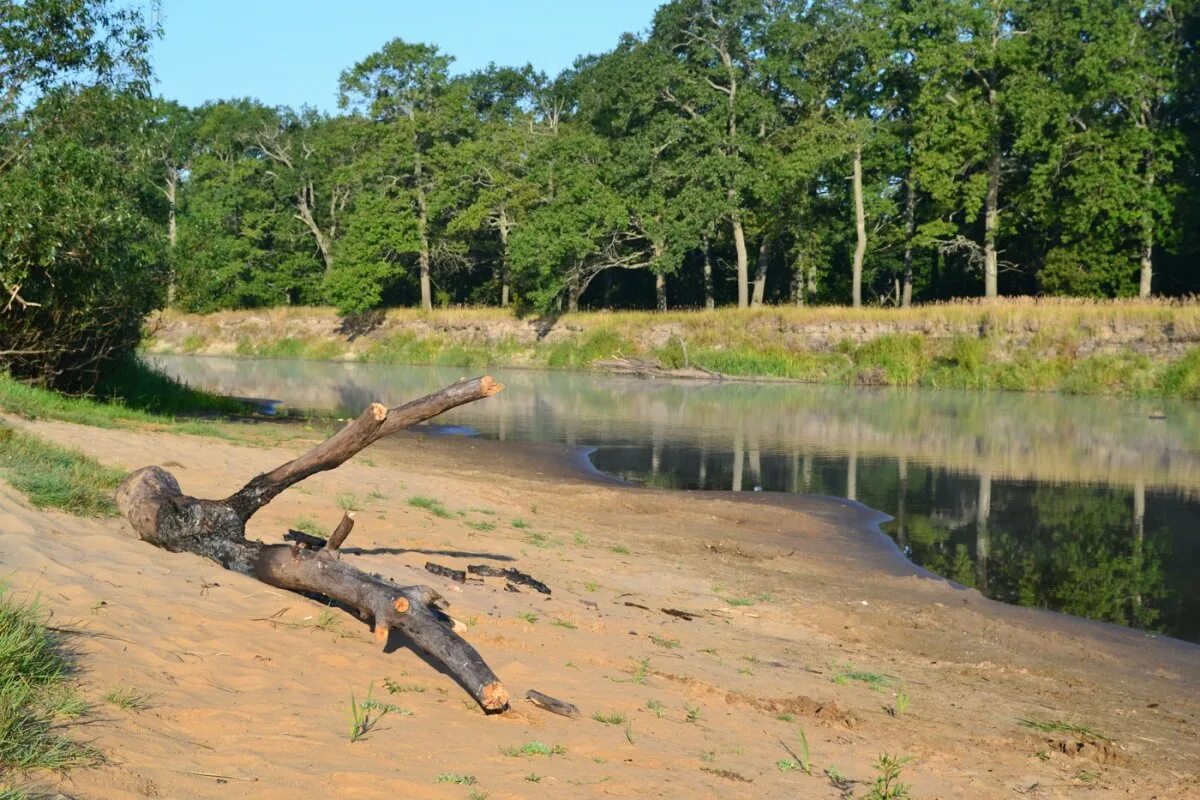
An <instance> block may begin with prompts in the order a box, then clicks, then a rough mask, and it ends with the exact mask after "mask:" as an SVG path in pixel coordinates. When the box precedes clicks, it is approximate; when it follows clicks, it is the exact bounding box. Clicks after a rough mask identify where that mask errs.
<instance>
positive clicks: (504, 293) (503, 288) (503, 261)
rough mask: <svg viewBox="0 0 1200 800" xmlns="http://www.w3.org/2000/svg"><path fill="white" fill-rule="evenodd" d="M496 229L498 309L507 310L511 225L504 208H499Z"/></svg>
mask: <svg viewBox="0 0 1200 800" xmlns="http://www.w3.org/2000/svg"><path fill="white" fill-rule="evenodd" d="M497 227H498V228H499V230H500V307H501V308H508V295H509V284H508V280H509V278H508V276H509V269H508V232H509V229H510V228H511V227H512V225H511V223H510V222H509V219H508V212H507V210H506V209H505V208H504V207H501V208H500V219H499V222H498V225H497Z"/></svg>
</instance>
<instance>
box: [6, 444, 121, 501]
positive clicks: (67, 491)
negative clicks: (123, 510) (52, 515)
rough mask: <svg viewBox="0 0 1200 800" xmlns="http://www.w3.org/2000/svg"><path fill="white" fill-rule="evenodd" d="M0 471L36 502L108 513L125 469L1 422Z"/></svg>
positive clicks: (15, 487)
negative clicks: (113, 466) (112, 467)
mask: <svg viewBox="0 0 1200 800" xmlns="http://www.w3.org/2000/svg"><path fill="white" fill-rule="evenodd" d="M0 476H2V477H3V478H4V479H5V480H6V481H7V482H8V483H9V484H11V485H12V487H13V488H14V489H17V490H18V491H20V492H22V493H24V494H25V496H26V497H28V498H29V502H30V504H31V505H33V506H34V507H35V508H53V509H57V510H59V511H66V512H68V513H70V514H75V515H77V516H86V517H111V516H116V514H117V506H116V503H114V502H113V499H112V496H113V492H114V491H115V490H116V488H117V484H119V483H120V482H121V480H122V479H123V478H124V477H125V473H124V472H121V471H119V470H114V469H110V468H108V467H106V466H104V465H102V464H100V463H99V462H98V461H95V460H94V459H92V458H89V457H88V456H85V455H83V454H82V453H79V452H77V451H75V450H69V449H67V448H65V447H59V446H58V445H56V444H51V443H50V442H45V441H42V440H41V439H38V438H35V437H33V436H30V435H28V434H25V433H21V432H19V431H15V430H13V429H12V428H9V427H7V426H5V425H3V424H2V423H0Z"/></svg>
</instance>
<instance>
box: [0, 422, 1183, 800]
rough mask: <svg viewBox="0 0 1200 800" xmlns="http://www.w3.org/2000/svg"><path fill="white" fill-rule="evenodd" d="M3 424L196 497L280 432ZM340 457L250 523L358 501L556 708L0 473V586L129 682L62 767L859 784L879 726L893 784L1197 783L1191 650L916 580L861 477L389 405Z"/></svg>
mask: <svg viewBox="0 0 1200 800" xmlns="http://www.w3.org/2000/svg"><path fill="white" fill-rule="evenodd" d="M8 422H9V423H10V424H12V425H13V426H14V427H16V428H18V429H19V430H20V431H21V433H22V434H24V435H29V436H36V437H39V438H41V439H43V440H46V441H50V442H54V443H56V444H59V445H63V446H66V447H76V448H81V449H82V450H83V451H85V453H86V454H87V455H90V456H92V457H94V458H96V459H98V460H99V461H101V462H102V463H104V464H105V465H107V466H109V467H113V468H119V469H121V470H127V469H131V468H135V467H138V466H141V465H143V464H145V463H149V462H157V463H162V464H167V465H169V466H170V467H171V469H172V471H174V472H175V473H176V474H177V475H178V476H179V477H180V479H181V481H182V482H183V488H184V491H186V492H188V493H191V494H195V495H198V496H211V497H221V496H225V495H227V494H228V493H229V492H230V491H231V490H232V489H234V488H236V486H238V485H240V484H241V483H242V482H244V480H245V479H246V478H247V477H249V476H252V475H254V474H257V473H259V472H262V471H265V470H267V469H269V468H271V467H273V466H275V465H277V464H279V463H281V462H282V461H284V460H286V459H288V458H291V457H292V456H293V455H295V454H296V453H297V452H298V451H300V450H301V449H303V448H304V447H305V446H306V441H289V442H286V443H284V444H281V445H276V446H270V447H247V446H245V445H243V444H237V443H233V442H229V441H223V440H220V439H216V438H212V437H199V436H193V435H185V434H180V433H177V432H174V431H172V430H170V429H161V428H159V429H151V428H137V427H124V428H121V429H101V428H93V427H88V426H82V425H78V424H73V423H69V422H63V421H49V420H44V421H28V420H22V419H18V418H9V419H8ZM246 427H255V426H246ZM266 427H272V426H270V425H267V426H266ZM267 438H270V437H267ZM307 438H309V439H313V438H314V436H313V435H312V434H309V435H308V437H307ZM364 455H365V456H366V457H363V458H359V459H356V460H354V461H352V462H350V463H348V464H346V465H345V466H343V467H342V468H341V469H339V470H337V471H336V472H332V473H326V474H322V475H319V476H316V477H314V478H313V479H311V480H310V481H307V482H305V484H304V485H303V486H302V487H298V488H297V490H295V491H292V492H288V493H286V494H285V495H283V496H281V497H280V498H278V499H277V500H276V501H275V502H273V503H272V504H271V505H269V506H267V507H266V508H265V509H264V510H263V511H262V512H261V513H260V514H258V515H256V516H255V517H254V519H253V520H252V522H251V531H250V533H251V535H252V536H258V537H262V538H263V539H264V540H266V541H278V540H279V535H280V534H281V533H282V532H283V531H284V530H285V529H286V528H288V527H294V528H308V529H312V530H316V531H324V530H328V529H330V528H332V526H333V524H334V523H335V522H336V520H337V518H338V517H339V516H340V515H341V513H342V511H341V508H344V507H350V506H357V507H359V508H360V510H359V512H358V525H357V526H356V528H355V531H354V534H353V536H352V538H351V541H350V542H349V543H348V545H347V547H346V548H345V549H344V552H345V553H346V558H349V559H353V560H354V562H355V563H356V565H358V566H360V567H362V568H364V569H367V570H370V571H378V572H381V573H383V574H386V575H390V576H395V577H396V578H397V579H399V580H401V581H402V582H422V583H427V584H429V585H431V586H433V587H434V588H435V589H437V590H438V591H439V592H440V593H442V594H443V595H444V596H445V597H446V598H447V599H448V600H449V601H450V612H451V613H452V614H453V615H454V616H455V617H456V618H457V619H459V620H462V621H464V622H465V624H466V625H467V630H466V633H465V635H466V636H467V638H468V639H470V640H471V641H472V643H473V644H474V645H475V646H476V647H477V648H479V650H480V651H481V653H482V654H483V655H484V657H485V658H487V659H488V661H489V662H490V663H491V664H492V665H493V666H494V667H495V668H496V670H497V672H498V673H499V674H500V675H501V676H502V677H503V678H504V680H505V681H506V682H507V683H508V684H509V686H510V688H511V689H512V690H513V693H514V694H515V695H516V696H518V697H520V696H523V695H524V692H525V690H527V689H531V688H532V689H538V690H540V691H543V692H546V693H548V694H551V695H554V696H557V697H562V698H564V699H568V700H570V701H572V702H574V703H576V704H577V705H578V706H579V707H580V708H581V709H582V711H583V719H580V720H569V719H564V718H561V717H555V716H551V715H548V714H546V713H544V712H542V711H539V710H537V709H535V708H533V707H532V706H530V705H528V704H518V705H517V706H516V707H515V708H514V709H513V710H512V711H510V712H509V713H507V714H504V715H501V716H499V717H484V716H482V715H481V714H480V713H479V711H478V709H477V708H476V707H474V705H473V704H471V703H469V702H467V703H464V702H462V700H463V699H464V697H465V696H464V695H463V694H462V692H461V690H460V689H459V688H458V687H457V686H455V685H454V684H453V682H452V681H451V680H449V679H448V678H446V677H445V676H443V675H442V674H440V673H438V672H437V671H436V670H434V669H433V668H431V667H430V666H429V665H428V664H427V663H425V662H424V661H422V660H421V659H419V658H417V657H415V656H413V655H412V654H411V653H410V652H409V651H408V650H406V649H404V648H403V647H402V648H400V649H398V650H397V651H396V652H393V653H390V654H384V653H381V652H380V651H379V650H378V649H377V648H376V646H375V645H374V643H373V642H372V641H371V637H370V634H369V632H368V629H367V627H366V625H365V624H364V623H360V622H359V621H357V620H356V619H355V618H353V617H352V616H348V615H345V614H342V613H341V612H333V613H329V612H328V611H327V610H326V609H324V608H323V607H322V606H321V605H319V604H317V603H314V602H312V601H309V600H306V599H304V598H301V597H298V596H295V595H290V594H288V593H283V592H278V591H276V590H271V589H268V588H267V587H264V586H263V585H261V584H258V583H256V582H254V581H252V580H249V579H247V578H244V577H242V576H239V575H235V574H233V573H230V572H227V571H223V570H221V569H220V568H219V567H217V566H216V565H215V564H212V563H211V562H208V561H205V560H203V559H200V558H197V557H194V556H191V555H186V554H184V555H179V554H170V553H166V552H163V551H160V550H156V549H154V548H152V547H150V546H148V545H145V544H143V543H141V542H138V541H136V540H135V539H133V538H132V537H131V536H130V534H129V532H128V526H127V525H126V524H125V523H123V522H121V521H119V520H116V519H91V518H80V517H73V516H68V515H64V514H60V513H55V512H43V511H36V510H34V509H32V508H31V507H30V506H29V505H28V504H27V502H26V501H25V500H24V499H23V498H22V497H21V496H20V495H19V494H17V493H16V492H15V491H14V490H12V489H11V488H9V487H8V486H6V485H3V484H0V552H2V553H4V563H5V565H6V567H7V568H8V569H9V570H11V571H13V572H12V578H11V583H12V590H13V592H15V593H18V594H19V595H22V596H28V595H32V594H34V593H37V594H41V595H44V596H45V597H46V598H47V600H51V601H52V602H53V607H54V612H55V620H56V624H57V625H61V626H63V627H67V628H78V629H82V630H84V631H86V635H83V636H78V637H75V639H74V644H75V645H76V646H77V650H78V663H79V668H80V679H81V684H82V685H81V687H80V691H81V693H82V694H83V696H85V697H87V698H92V699H95V700H96V701H97V702H99V700H98V698H100V697H102V696H103V695H104V694H105V693H108V692H114V691H116V690H118V689H123V690H127V691H128V692H131V693H134V694H135V695H136V696H137V697H139V698H142V699H143V700H144V703H142V704H140V705H141V706H142V707H141V708H140V709H135V708H119V707H112V708H110V709H109V710H108V711H107V712H105V713H104V714H100V715H97V718H96V719H94V720H92V721H90V723H89V724H88V726H87V728H86V736H87V738H88V739H89V740H90V741H91V743H92V744H93V745H94V746H95V747H97V748H98V749H99V750H100V751H101V752H103V753H105V754H106V755H107V756H108V761H107V763H106V764H105V765H103V766H100V767H96V768H87V769H78V770H75V771H74V772H72V773H71V775H70V787H69V788H70V793H71V794H72V795H73V796H79V797H104V798H113V800H125V798H135V797H144V796H148V795H157V796H170V797H217V796H219V797H223V798H265V799H266V800H270V798H305V797H328V796H335V795H336V796H342V795H353V796H355V797H362V798H374V797H379V798H384V797H394V796H396V795H403V796H409V797H417V798H464V797H469V796H472V795H471V794H470V793H471V792H475V793H476V794H475V795H474V796H475V797H482V796H486V795H487V794H488V793H491V797H493V798H495V800H506V799H508V798H519V797H528V796H534V795H536V796H540V797H593V796H596V797H599V796H602V795H613V794H616V795H624V796H637V797H642V796H654V795H661V796H672V797H717V796H720V797H726V798H730V797H747V798H750V797H754V798H759V797H784V796H789V797H791V796H804V797H827V798H836V797H844V796H851V797H856V798H861V797H866V796H868V793H869V792H870V791H871V788H872V783H873V781H874V779H875V776H876V775H877V774H878V773H877V771H876V770H875V766H876V765H877V764H878V762H879V759H880V757H881V756H882V755H884V754H888V755H890V756H896V757H910V758H912V760H911V761H909V762H907V763H906V764H905V765H904V766H903V768H902V777H901V779H902V781H903V782H904V783H907V784H911V785H912V787H913V788H912V796H913V797H920V798H922V799H923V800H932V799H933V798H953V797H972V798H993V797H994V798H1001V797H1011V796H1013V793H1014V792H1017V793H1022V794H1029V795H1036V796H1040V797H1074V796H1077V795H1082V794H1085V793H1086V795H1087V796H1088V797H1095V798H1106V797H1114V798H1115V797H1128V796H1136V797H1143V796H1144V797H1150V796H1159V797H1184V796H1189V795H1190V794H1193V793H1196V792H1198V791H1200V774H1198V773H1197V771H1196V766H1195V765H1196V764H1197V763H1200V700H1197V698H1198V697H1200V649H1198V648H1196V647H1194V646H1191V645H1185V644H1183V643H1179V642H1176V641H1173V640H1169V639H1162V638H1156V637H1152V636H1146V635H1143V634H1138V633H1136V632H1133V631H1128V630H1122V629H1117V628H1113V627H1111V626H1107V625H1103V624H1099V623H1091V622H1086V621H1083V620H1076V619H1071V618H1067V617H1062V616H1059V615H1054V614H1049V613H1046V612H1039V611H1034V610H1029V609H1020V608H1013V607H1008V606H1003V605H1000V604H997V603H993V602H991V601H988V600H986V599H985V598H983V597H981V596H980V595H979V594H978V593H976V592H974V591H964V590H959V589H955V588H953V587H952V586H951V585H950V584H948V583H946V582H944V581H941V580H936V579H931V578H926V577H920V576H919V575H917V574H916V573H915V572H914V570H913V569H912V568H911V567H910V566H909V565H907V563H906V562H905V561H904V560H903V559H902V558H900V557H899V555H898V554H897V553H895V551H894V550H889V549H887V547H885V546H884V545H883V544H881V537H880V536H879V534H877V532H875V531H874V528H873V526H874V524H875V522H876V521H877V515H875V514H873V513H870V512H867V511H865V510H864V509H862V508H861V507H859V506H855V505H853V504H847V503H845V501H838V500H833V499H826V498H797V499H794V500H791V501H790V502H789V501H785V500H784V499H783V498H781V497H779V496H771V495H769V494H767V493H758V494H755V495H751V496H748V497H747V496H741V497H737V496H734V495H733V494H729V493H706V494H704V495H703V496H697V494H695V493H684V492H668V491H657V490H651V489H634V488H630V487H623V486H614V485H598V484H595V483H592V482H589V481H587V480H585V478H584V477H583V476H582V475H581V474H580V473H578V472H576V471H574V469H573V468H572V467H571V466H570V463H569V459H567V458H566V454H565V453H564V451H563V450H562V449H560V448H537V447H516V446H513V445H511V444H502V443H495V442H487V441H480V440H474V439H459V438H443V437H429V436H425V435H420V434H416V433H412V434H403V435H401V436H399V437H397V438H396V439H395V440H394V441H388V442H383V443H380V444H379V445H376V446H374V447H373V448H372V449H371V452H370V453H367V454H364ZM498 465H503V466H502V467H499V466H498ZM427 561H435V562H437V563H440V564H444V565H446V566H451V567H454V568H459V569H461V568H463V567H464V566H465V565H467V564H472V563H496V564H500V565H502V566H503V565H511V566H516V567H517V568H519V569H522V570H524V571H526V572H529V573H531V574H533V575H534V576H535V577H537V578H539V579H540V580H543V581H545V582H546V583H547V584H549V585H550V587H551V588H552V592H553V593H552V595H551V596H549V597H543V596H542V595H539V594H535V593H530V592H521V593H512V592H508V591H505V590H504V588H503V585H502V584H500V583H497V582H494V581H489V582H487V583H486V584H477V583H470V584H466V585H461V584H455V583H451V582H448V581H445V580H444V579H441V578H438V577H435V576H433V575H431V574H429V573H427V572H425V571H424V569H423V566H424V564H425V563H426V562H427ZM661 609H675V610H682V611H685V612H688V614H689V615H691V616H693V618H691V619H687V618H684V617H680V616H675V615H671V614H667V613H664V612H663V611H662V610H661ZM389 687H392V688H391V689H389ZM368 688H370V689H371V691H372V692H373V694H372V697H373V698H374V699H376V700H379V701H381V702H385V703H390V704H394V705H396V706H397V707H398V708H399V709H402V710H403V712H404V713H399V712H397V713H394V714H390V715H389V716H387V717H386V718H384V719H383V721H382V722H381V724H380V725H379V726H378V727H377V728H376V729H375V730H374V731H372V732H371V733H370V734H369V735H368V736H367V737H366V738H364V739H362V740H360V741H358V742H354V743H351V742H350V741H349V740H348V737H347V736H346V730H347V729H348V726H349V719H350V710H349V703H350V696H351V694H354V695H355V696H356V697H357V698H358V699H359V700H361V699H362V698H363V697H364V695H365V694H366V692H367V691H368ZM1022 720H1024V721H1026V722H1022ZM1027 723H1032V726H1031V724H1027ZM434 742H435V743H436V747H428V746H427V743H434ZM535 743H536V744H535ZM547 751H548V752H550V753H552V755H540V754H539V753H542V752H547ZM806 768H807V770H806ZM809 772H811V774H808V773H809ZM47 780H48V781H51V782H53V781H54V780H55V779H54V778H53V776H51V777H49V778H47ZM468 781H471V783H470V784H469V785H464V784H467V782H468ZM845 781H849V783H847V782H845ZM532 784H536V786H534V785H532Z"/></svg>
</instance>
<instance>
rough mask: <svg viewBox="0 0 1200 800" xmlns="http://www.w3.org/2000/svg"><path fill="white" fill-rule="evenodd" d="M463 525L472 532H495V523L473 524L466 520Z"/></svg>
mask: <svg viewBox="0 0 1200 800" xmlns="http://www.w3.org/2000/svg"><path fill="white" fill-rule="evenodd" d="M463 524H464V525H466V526H467V527H468V528H470V529H471V530H473V531H494V530H496V523H494V522H473V521H471V520H467V521H466V522H464V523H463Z"/></svg>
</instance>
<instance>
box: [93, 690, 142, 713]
mask: <svg viewBox="0 0 1200 800" xmlns="http://www.w3.org/2000/svg"><path fill="white" fill-rule="evenodd" d="M104 702H106V703H111V704H112V705H114V706H116V707H117V708H119V709H121V710H122V711H145V710H146V709H147V708H149V707H150V696H149V695H147V694H143V693H142V692H139V691H137V690H136V689H126V688H121V689H113V690H112V691H111V692H108V693H107V694H105V695H104Z"/></svg>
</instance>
